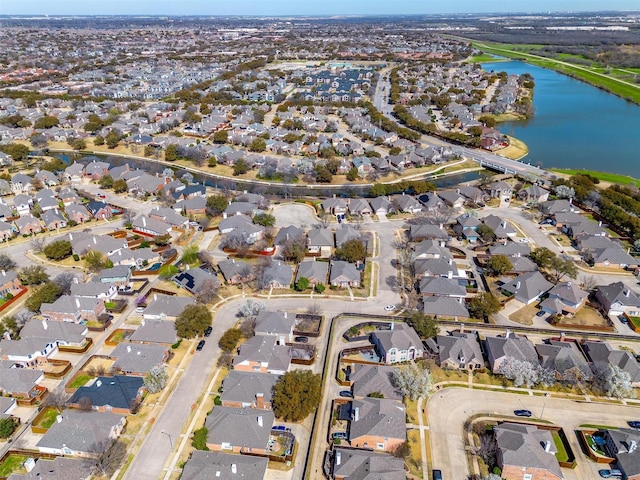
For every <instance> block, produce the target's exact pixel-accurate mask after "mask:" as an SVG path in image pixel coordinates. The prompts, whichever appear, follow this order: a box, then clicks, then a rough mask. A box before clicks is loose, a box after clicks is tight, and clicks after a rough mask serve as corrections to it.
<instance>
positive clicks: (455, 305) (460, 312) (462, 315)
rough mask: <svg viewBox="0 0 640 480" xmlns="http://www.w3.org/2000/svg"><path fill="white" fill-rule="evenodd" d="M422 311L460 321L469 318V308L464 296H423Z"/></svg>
mask: <svg viewBox="0 0 640 480" xmlns="http://www.w3.org/2000/svg"><path fill="white" fill-rule="evenodd" d="M422 311H423V312H424V313H425V314H427V315H431V316H433V317H435V318H438V319H453V320H455V321H459V320H466V319H468V318H469V310H467V307H466V304H465V302H464V300H463V299H462V298H453V297H443V296H425V297H422Z"/></svg>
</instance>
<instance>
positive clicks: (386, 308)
mask: <svg viewBox="0 0 640 480" xmlns="http://www.w3.org/2000/svg"><path fill="white" fill-rule="evenodd" d="M395 309H396V306H395V305H387V306H386V307H384V311H385V312H393V311H394V310H395Z"/></svg>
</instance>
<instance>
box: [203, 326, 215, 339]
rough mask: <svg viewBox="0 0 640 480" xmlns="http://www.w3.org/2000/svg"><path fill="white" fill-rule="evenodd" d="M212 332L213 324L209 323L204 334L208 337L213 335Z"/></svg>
mask: <svg viewBox="0 0 640 480" xmlns="http://www.w3.org/2000/svg"><path fill="white" fill-rule="evenodd" d="M211 332H213V328H212V327H211V325H209V326H208V327H207V329H206V330H205V331H204V336H205V337H208V336H209V335H211Z"/></svg>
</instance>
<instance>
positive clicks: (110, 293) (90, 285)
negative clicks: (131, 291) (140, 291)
mask: <svg viewBox="0 0 640 480" xmlns="http://www.w3.org/2000/svg"><path fill="white" fill-rule="evenodd" d="M117 293H118V288H117V287H116V286H115V285H114V284H112V283H102V282H97V281H89V282H87V283H78V280H77V278H76V281H75V282H74V283H72V284H71V296H73V297H84V298H95V299H98V298H101V299H103V300H109V299H112V298H114V297H115V296H116V295H117Z"/></svg>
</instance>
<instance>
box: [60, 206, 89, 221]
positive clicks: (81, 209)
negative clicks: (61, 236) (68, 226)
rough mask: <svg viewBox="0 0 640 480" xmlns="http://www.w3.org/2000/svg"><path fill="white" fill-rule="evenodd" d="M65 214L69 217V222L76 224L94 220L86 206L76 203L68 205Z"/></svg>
mask: <svg viewBox="0 0 640 480" xmlns="http://www.w3.org/2000/svg"><path fill="white" fill-rule="evenodd" d="M64 213H65V214H66V215H67V218H68V219H69V221H72V220H73V221H74V222H76V223H84V222H86V221H88V220H91V218H92V216H91V213H90V212H89V210H87V208H86V207H85V206H84V205H79V204H76V203H70V204H69V205H67V206H66V207H65V209H64Z"/></svg>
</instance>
